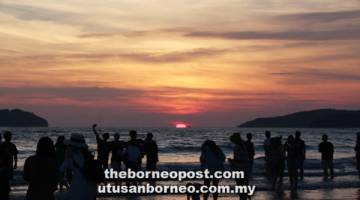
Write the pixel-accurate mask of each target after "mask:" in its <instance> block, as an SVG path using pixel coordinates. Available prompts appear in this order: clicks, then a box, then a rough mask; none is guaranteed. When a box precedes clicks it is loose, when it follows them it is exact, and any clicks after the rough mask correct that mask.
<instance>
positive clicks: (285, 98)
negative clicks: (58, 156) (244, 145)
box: [0, 0, 360, 126]
mask: <svg viewBox="0 0 360 200" xmlns="http://www.w3.org/2000/svg"><path fill="white" fill-rule="evenodd" d="M0 44H1V45H0V108H21V109H25V110H29V111H32V112H35V113H37V114H39V115H41V116H43V117H45V118H47V119H48V120H49V122H50V125H51V126H89V125H91V124H92V123H93V122H97V123H100V124H102V125H103V126H169V125H171V124H172V123H173V122H175V121H183V122H188V123H190V124H191V125H193V126H236V125H238V124H240V123H241V122H244V121H246V120H250V119H252V118H254V117H260V116H273V115H278V114H286V113H290V112H294V111H300V110H308V109H315V108H329V107H331V108H341V109H360V1H359V0H346V1H339V0H299V1H294V0H282V1H281V0H222V1H219V0H198V1H194V0H142V1H140V0H102V1H100V0H56V1H55V0H17V1H14V0H0Z"/></svg>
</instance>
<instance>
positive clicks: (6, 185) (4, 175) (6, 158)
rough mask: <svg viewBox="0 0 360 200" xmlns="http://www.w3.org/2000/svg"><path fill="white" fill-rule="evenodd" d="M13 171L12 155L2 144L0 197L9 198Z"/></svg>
mask: <svg viewBox="0 0 360 200" xmlns="http://www.w3.org/2000/svg"><path fill="white" fill-rule="evenodd" d="M0 137H1V135H0ZM11 171H12V169H11V155H10V153H9V152H8V151H7V150H6V149H5V148H4V147H2V145H1V144H0V199H2V200H8V199H9V194H10V179H11Z"/></svg>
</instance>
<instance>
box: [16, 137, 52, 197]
mask: <svg viewBox="0 0 360 200" xmlns="http://www.w3.org/2000/svg"><path fill="white" fill-rule="evenodd" d="M58 174H59V171H58V168H57V165H56V158H55V147H54V143H53V141H52V140H51V139H50V138H49V137H43V138H41V139H40V140H39V142H38V144H37V149H36V154H35V155H34V156H30V157H29V158H27V159H26V161H25V164H24V174H23V178H24V180H25V181H26V182H28V184H29V187H28V190H27V194H26V200H54V199H55V197H54V192H55V191H56V188H57V183H58Z"/></svg>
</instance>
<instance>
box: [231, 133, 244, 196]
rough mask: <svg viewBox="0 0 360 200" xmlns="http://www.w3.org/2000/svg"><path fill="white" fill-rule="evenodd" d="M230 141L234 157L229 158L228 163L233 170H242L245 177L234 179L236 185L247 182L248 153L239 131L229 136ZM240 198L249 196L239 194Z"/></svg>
mask: <svg viewBox="0 0 360 200" xmlns="http://www.w3.org/2000/svg"><path fill="white" fill-rule="evenodd" d="M230 141H231V142H232V143H233V145H234V157H233V158H229V159H228V160H229V162H230V165H231V167H232V169H233V170H235V171H243V172H244V173H245V177H244V178H243V179H236V180H235V181H236V185H238V186H239V185H248V184H249V176H248V169H249V153H248V152H247V149H246V145H245V142H244V141H243V140H242V138H241V136H240V133H234V134H232V135H231V136H230ZM239 197H240V200H246V199H247V198H248V197H249V196H248V195H247V194H243V193H242V194H239Z"/></svg>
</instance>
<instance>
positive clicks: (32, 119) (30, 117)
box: [0, 109, 48, 127]
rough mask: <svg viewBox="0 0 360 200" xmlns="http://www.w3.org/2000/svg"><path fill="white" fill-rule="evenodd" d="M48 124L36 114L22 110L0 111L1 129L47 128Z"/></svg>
mask: <svg viewBox="0 0 360 200" xmlns="http://www.w3.org/2000/svg"><path fill="white" fill-rule="evenodd" d="M47 126H48V122H47V121H46V119H43V118H41V117H39V116H37V115H35V114H34V113H31V112H26V111H23V110H20V109H14V110H8V109H3V110H0V127H47Z"/></svg>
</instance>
